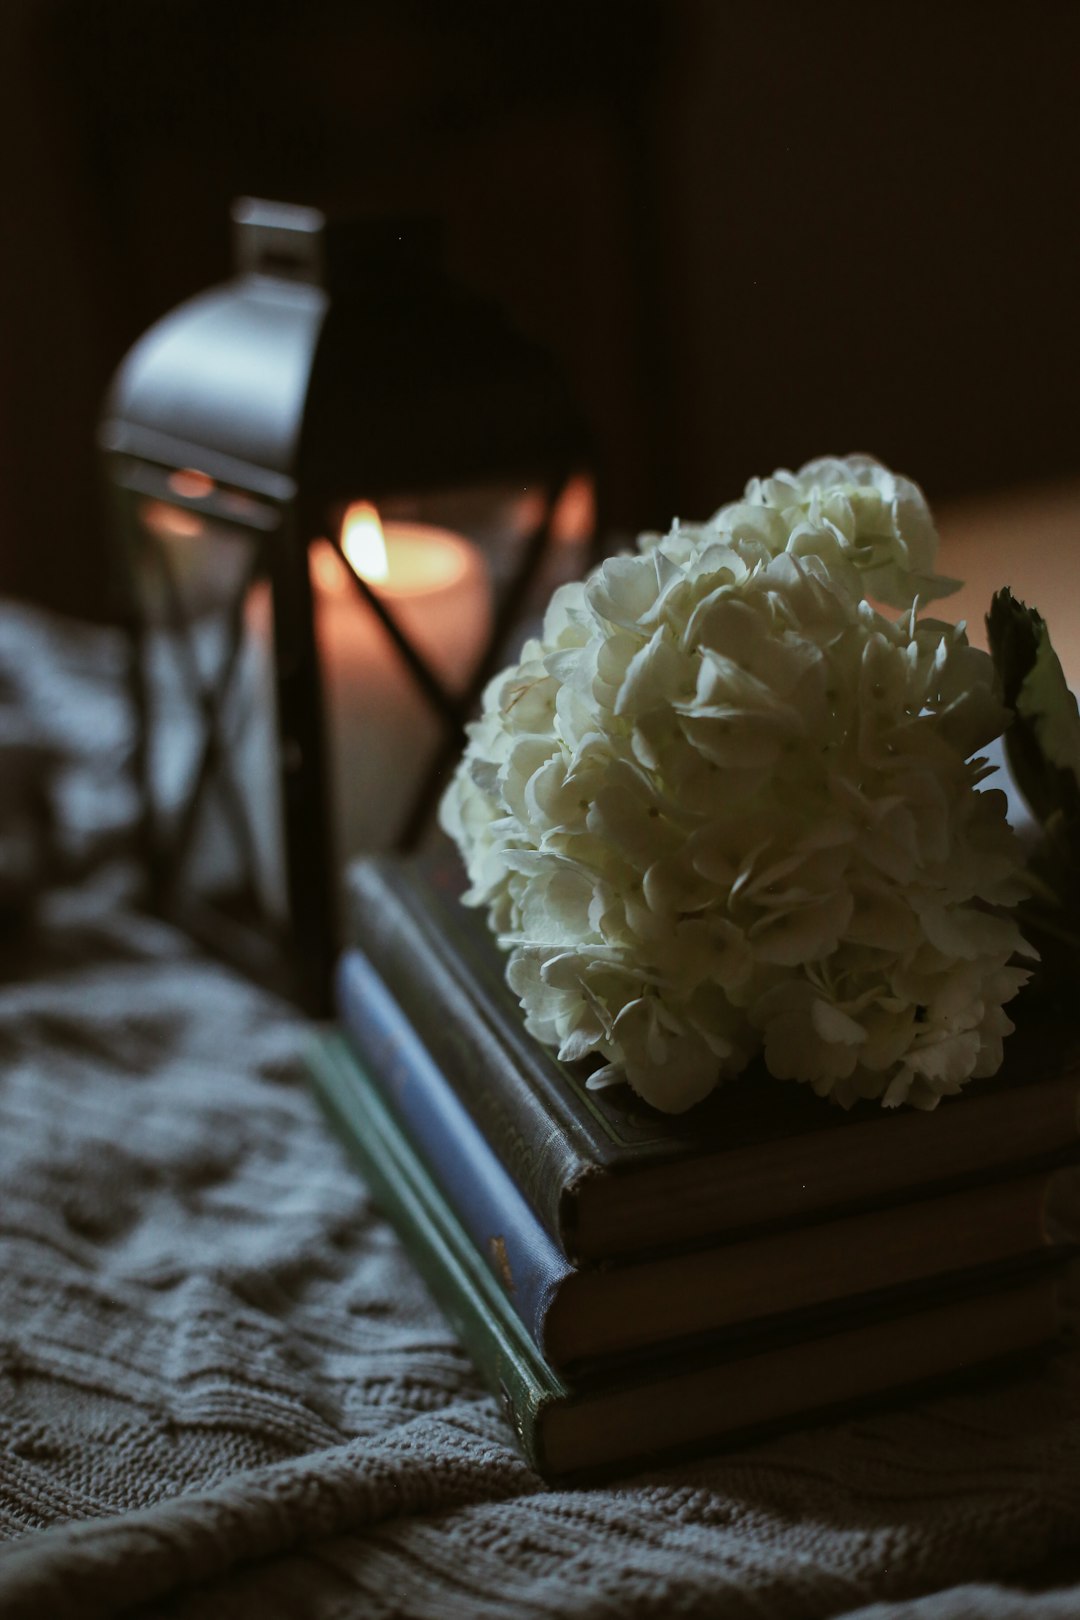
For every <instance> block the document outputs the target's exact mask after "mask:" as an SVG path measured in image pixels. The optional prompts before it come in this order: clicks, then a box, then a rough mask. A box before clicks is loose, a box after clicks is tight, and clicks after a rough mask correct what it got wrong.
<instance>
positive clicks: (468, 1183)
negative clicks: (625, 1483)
mask: <svg viewBox="0 0 1080 1620" xmlns="http://www.w3.org/2000/svg"><path fill="white" fill-rule="evenodd" d="M336 988H337V1006H338V1013H339V1016H340V1018H341V1022H342V1025H343V1027H344V1029H345V1030H346V1032H347V1034H348V1036H349V1039H350V1040H351V1041H352V1042H353V1044H354V1045H355V1047H356V1049H357V1051H358V1052H359V1054H360V1056H361V1057H362V1058H363V1059H365V1060H366V1061H367V1063H368V1064H369V1065H370V1068H371V1072H372V1077H373V1079H374V1081H375V1083H376V1085H377V1086H378V1088H379V1090H380V1091H381V1092H382V1094H383V1096H384V1098H385V1099H386V1101H387V1103H388V1104H389V1105H390V1107H391V1109H392V1110H393V1112H394V1113H395V1114H396V1116H397V1118H398V1120H399V1122H400V1123H401V1124H402V1125H403V1126H404V1127H405V1129H406V1131H407V1132H408V1134H409V1137H410V1139H411V1140H412V1143H413V1146H414V1147H415V1148H416V1149H417V1151H418V1152H419V1153H420V1155H421V1156H422V1157H423V1158H424V1159H425V1160H426V1162H427V1165H428V1169H429V1170H430V1172H431V1174H432V1175H433V1176H434V1177H435V1179H436V1181H437V1182H438V1183H439V1186H440V1187H441V1189H442V1191H443V1193H444V1194H445V1196H446V1197H447V1199H448V1200H449V1202H450V1204H451V1205H452V1207H453V1209H454V1210H455V1212H456V1214H457V1216H458V1219H459V1220H460V1221H461V1223H462V1225H463V1226H464V1228H465V1230H466V1231H467V1232H468V1234H469V1236H470V1238H471V1239H472V1241H473V1243H474V1244H475V1245H476V1248H477V1249H478V1251H479V1252H480V1253H481V1254H482V1255H483V1256H484V1258H485V1259H486V1261H487V1263H488V1265H489V1266H490V1268H491V1270H492V1271H493V1273H494V1274H495V1276H496V1278H497V1279H498V1281H499V1282H500V1283H501V1285H502V1287H503V1289H504V1290H505V1292H506V1295H507V1297H508V1299H509V1300H510V1302H511V1304H512V1305H513V1307H514V1310H515V1311H516V1312H517V1314H518V1316H519V1317H520V1318H521V1321H522V1322H523V1323H524V1325H525V1327H526V1329H527V1330H528V1332H529V1335H530V1337H531V1338H532V1340H533V1342H534V1343H535V1344H536V1345H538V1346H539V1347H540V1349H541V1350H546V1348H547V1347H546V1346H545V1342H544V1340H545V1334H544V1323H545V1318H546V1316H547V1313H548V1309H549V1307H550V1306H551V1303H552V1301H553V1299H554V1297H555V1294H556V1292H557V1290H558V1288H559V1285H560V1284H561V1283H562V1282H563V1281H564V1279H565V1278H567V1277H568V1276H570V1274H571V1273H572V1271H573V1267H572V1266H571V1265H570V1263H569V1261H568V1260H567V1259H566V1257H565V1255H564V1254H563V1253H562V1251H561V1250H560V1249H559V1248H558V1246H557V1245H556V1243H555V1242H554V1240H553V1239H552V1238H551V1237H550V1236H549V1235H548V1233H547V1232H546V1231H545V1229H544V1228H543V1226H541V1224H540V1222H539V1221H538V1220H537V1218H536V1216H535V1215H534V1214H533V1212H532V1209H531V1208H530V1207H529V1205H528V1204H527V1203H526V1201H525V1199H524V1197H523V1196H522V1194H521V1192H520V1191H519V1190H518V1187H517V1185H516V1184H515V1183H514V1181H513V1180H512V1179H511V1177H510V1176H509V1175H508V1173H507V1172H506V1170H505V1169H504V1168H503V1166H502V1164H501V1163H500V1162H499V1160H498V1159H497V1158H496V1156H495V1154H494V1153H493V1152H492V1150H491V1148H490V1147H489V1146H488V1144H487V1141H486V1140H485V1138H484V1136H483V1134H482V1132H481V1131H480V1130H479V1129H478V1127H477V1126H476V1124H475V1123H474V1122H473V1120H472V1118H471V1116H470V1114H469V1113H468V1111H467V1110H466V1109H465V1107H464V1106H463V1105H462V1104H461V1102H459V1100H458V1098H457V1096H456V1094H455V1092H454V1090H453V1088H452V1087H451V1086H450V1085H449V1084H448V1082H447V1081H446V1079H445V1078H444V1076H443V1074H442V1071H441V1069H440V1068H439V1066H438V1064H437V1063H436V1062H435V1061H434V1059H433V1058H432V1057H431V1055H430V1053H429V1052H428V1049H427V1047H426V1046H425V1045H424V1043H423V1041H422V1040H421V1039H420V1037H419V1036H418V1035H417V1034H416V1031H415V1030H414V1029H413V1027H412V1025H411V1024H410V1023H409V1020H408V1019H407V1018H406V1016H405V1014H404V1013H403V1012H402V1010H401V1008H400V1007H399V1005H398V1003H397V1002H396V1001H395V999H394V997H393V996H392V995H391V993H390V991H389V990H388V989H387V987H386V985H385V984H384V983H383V980H382V979H381V977H380V975H379V973H378V972H377V970H376V969H375V967H374V966H373V965H372V963H371V962H370V961H369V959H368V958H367V957H366V956H365V955H364V954H363V952H362V951H358V950H355V949H354V950H349V951H346V952H345V953H344V955H343V956H342V957H341V959H340V961H339V963H338V968H337V986H336Z"/></svg>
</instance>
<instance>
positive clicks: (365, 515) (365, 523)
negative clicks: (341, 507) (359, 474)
mask: <svg viewBox="0 0 1080 1620" xmlns="http://www.w3.org/2000/svg"><path fill="white" fill-rule="evenodd" d="M341 549H342V551H343V552H344V553H345V555H346V557H347V558H348V559H349V563H350V564H351V566H352V567H353V568H354V569H355V570H356V572H357V573H358V574H362V575H363V577H364V578H365V579H370V580H372V581H375V582H376V583H377V582H378V581H379V580H384V579H385V578H386V576H387V574H388V573H389V571H390V570H389V564H388V562H387V559H386V541H385V540H384V539H383V528H382V524H381V523H380V522H379V514H378V512H377V511H376V509H375V507H374V506H372V504H371V502H370V501H354V502H353V503H352V505H351V506H350V507H349V509H348V511H347V512H346V513H345V519H344V522H343V523H342V525H341Z"/></svg>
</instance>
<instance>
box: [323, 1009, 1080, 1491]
mask: <svg viewBox="0 0 1080 1620" xmlns="http://www.w3.org/2000/svg"><path fill="white" fill-rule="evenodd" d="M310 1067H311V1072H312V1077H313V1080H314V1082H315V1085H316V1088H317V1090H318V1093H319V1095H320V1097H321V1099H322V1101H323V1103H324V1105H325V1107H326V1109H327V1111H328V1113H329V1115H330V1118H331V1119H332V1121H333V1122H334V1123H335V1125H336V1126H337V1129H338V1131H339V1133H340V1134H341V1136H342V1138H343V1140H344V1142H345V1144H346V1146H347V1147H348V1149H349V1150H350V1152H351V1153H352V1155H353V1157H354V1158H355V1159H356V1161H357V1163H358V1165H359V1167H360V1169H361V1171H362V1172H363V1174H364V1176H365V1178H366V1180H367V1181H368V1184H369V1186H370V1187H371V1189H372V1191H373V1192H374V1194H375V1196H376V1198H377V1200H378V1202H379V1203H380V1205H381V1207H382V1209H383V1210H384V1211H385V1213H386V1214H387V1215H388V1216H389V1218H390V1219H391V1221H392V1222H393V1224H394V1226H395V1227H396V1229H397V1231H398V1234H399V1236H400V1237H401V1239H402V1241H403V1243H404V1244H405V1246H406V1248H407V1249H408V1251H409V1253H410V1255H411V1257H412V1259H413V1262H414V1263H415V1265H416V1267H417V1269H418V1270H419V1271H420V1273H421V1275H422V1276H423V1277H424V1278H425V1280H426V1281H427V1283H428V1286H429V1287H430V1289H431V1291H432V1293H433V1295H434V1296H435V1298H436V1300H437V1301H438V1302H439V1304H440V1306H441V1307H442V1309H443V1311H444V1312H445V1314H446V1316H447V1317H448V1319H449V1321H450V1322H451V1324H452V1325H453V1326H454V1328H455V1329H456V1331H457V1332H458V1334H459V1335H460V1337H461V1340H462V1343H463V1344H464V1346H465V1348H466V1349H467V1350H468V1351H469V1353H470V1355H471V1356H472V1358H473V1360H474V1362H475V1363H476V1366H477V1369H478V1370H479V1372H480V1373H481V1375H482V1376H483V1377H484V1378H485V1380H486V1381H487V1383H488V1384H489V1385H490V1387H491V1388H492V1389H493V1390H495V1392H496V1393H497V1394H499V1395H500V1396H501V1398H502V1400H503V1404H504V1406H505V1408H506V1411H507V1413H508V1416H509V1418H510V1420H511V1422H512V1424H513V1427H514V1429H515V1431H516V1433H517V1435H518V1437H519V1440H520V1442H521V1445H522V1448H523V1450H524V1452H525V1455H526V1457H527V1458H528V1460H529V1461H530V1462H531V1463H532V1465H533V1466H534V1467H535V1468H536V1469H537V1470H538V1472H540V1473H541V1474H542V1475H543V1476H544V1477H546V1478H561V1477H563V1476H567V1475H577V1474H581V1473H592V1472H595V1471H609V1470H612V1469H615V1468H620V1467H625V1466H627V1465H629V1464H630V1463H638V1462H645V1461H647V1460H649V1459H661V1458H670V1457H672V1456H675V1455H680V1454H684V1453H688V1452H692V1451H698V1450H702V1449H708V1448H711V1447H715V1446H716V1445H717V1444H719V1443H721V1442H724V1441H729V1440H733V1439H735V1438H736V1437H744V1436H747V1435H748V1434H753V1433H760V1432H761V1431H762V1430H765V1429H768V1428H770V1427H773V1426H775V1425H777V1424H779V1423H784V1422H790V1421H792V1420H793V1419H795V1418H797V1417H802V1416H806V1415H811V1414H821V1413H824V1412H828V1411H834V1410H848V1409H850V1408H851V1407H852V1406H858V1405H861V1404H863V1403H865V1402H866V1400H867V1399H868V1398H872V1397H877V1396H880V1395H881V1394H882V1393H883V1392H885V1391H891V1390H894V1389H898V1388H901V1387H905V1388H906V1387H914V1386H918V1385H924V1384H925V1383H926V1382H927V1381H933V1380H938V1379H941V1378H942V1377H943V1376H945V1375H948V1374H951V1373H956V1372H958V1371H960V1370H962V1369H966V1368H969V1367H971V1366H974V1365H981V1364H984V1363H987V1362H990V1361H992V1360H996V1359H998V1358H1001V1357H1006V1356H1011V1355H1015V1354H1017V1353H1018V1352H1021V1351H1024V1350H1029V1349H1032V1348H1034V1347H1035V1346H1037V1345H1039V1344H1042V1343H1044V1342H1045V1341H1047V1340H1048V1339H1050V1338H1052V1337H1053V1335H1054V1334H1055V1332H1056V1331H1057V1327H1058V1318H1059V1294H1060V1292H1061V1288H1062V1280H1063V1278H1064V1277H1065V1275H1066V1272H1065V1271H1064V1270H1063V1269H1062V1268H1060V1267H1058V1268H1055V1269H1053V1270H1047V1269H1044V1270H1041V1271H1040V1272H1039V1273H1038V1274H1028V1275H1022V1276H1017V1277H1014V1278H1013V1279H1012V1280H1011V1281H1006V1280H1002V1281H1000V1282H999V1283H998V1285H997V1286H996V1287H994V1288H993V1289H986V1288H984V1289H982V1290H981V1291H967V1292H963V1293H954V1294H953V1295H952V1296H951V1297H950V1298H949V1300H948V1301H947V1302H946V1303H940V1302H939V1303H936V1304H926V1305H923V1306H921V1307H920V1308H919V1309H917V1310H914V1311H912V1310H909V1311H907V1312H906V1313H904V1314H902V1315H897V1314H896V1313H895V1312H893V1313H891V1314H889V1313H878V1314H875V1315H873V1316H869V1317H865V1318H863V1319H860V1318H858V1317H855V1318H853V1319H851V1320H849V1321H848V1322H847V1323H846V1325H844V1326H843V1327H841V1328H839V1329H837V1328H835V1327H833V1328H831V1329H829V1330H828V1331H818V1332H814V1331H813V1330H812V1329H807V1330H804V1336H803V1337H800V1338H798V1339H797V1340H793V1339H792V1337H791V1335H790V1334H788V1335H787V1337H783V1336H780V1335H777V1334H775V1333H774V1334H773V1335H772V1336H771V1337H770V1336H762V1337H761V1338H760V1339H759V1340H756V1341H754V1340H746V1339H743V1340H739V1341H738V1342H736V1343H733V1344H730V1345H728V1346H726V1347H724V1346H715V1347H713V1348H712V1349H708V1350H701V1349H697V1350H694V1351H692V1352H688V1353H686V1354H684V1355H682V1356H663V1357H657V1358H651V1359H642V1360H637V1361H633V1362H625V1363H622V1364H618V1363H616V1364H612V1365H609V1366H607V1367H605V1368H601V1369H597V1370H595V1371H594V1372H592V1373H591V1374H590V1375H589V1376H588V1377H587V1378H584V1379H583V1380H582V1381H580V1382H577V1383H568V1382H566V1381H564V1380H563V1379H562V1378H560V1377H559V1376H558V1375H557V1374H556V1373H554V1372H553V1371H552V1370H551V1368H550V1367H548V1366H547V1364H546V1363H545V1362H544V1360H543V1359H542V1358H541V1356H540V1355H539V1353H538V1352H537V1350H536V1348H535V1347H534V1345H533V1344H532V1342H531V1340H530V1339H529V1336H528V1334H527V1332H526V1330H525V1328H524V1326H523V1325H522V1323H521V1322H520V1321H519V1319H518V1318H517V1317H516V1316H515V1314H514V1312H513V1310H512V1309H511V1307H510V1305H509V1303H508V1301H507V1300H506V1299H505V1297H504V1296H503V1294H502V1293H501V1291H500V1289H499V1287H498V1285H497V1283H496V1282H495V1280H494V1278H493V1277H492V1276H491V1274H490V1272H489V1271H488V1269H487V1267H486V1265H485V1264H484V1261H483V1260H482V1258H481V1257H480V1255H479V1254H478V1252H477V1251H476V1249H475V1248H474V1247H473V1246H472V1244H471V1243H470V1242H469V1240H468V1238H467V1236H466V1235H465V1233H464V1231H463V1230H462V1228H461V1227H460V1226H459V1224H458V1223H457V1221H456V1220H455V1218H454V1216H453V1214H452V1213H451V1211H450V1209H449V1207H448V1206H447V1204H446V1202H445V1200H444V1199H443V1197H442V1196H441V1194H440V1193H439V1191H438V1189H437V1187H436V1185H435V1184H434V1182H433V1181H432V1180H431V1178H430V1176H429V1175H428V1173H427V1171H426V1169H425V1167H424V1166H423V1164H422V1162H421V1161H420V1159H419V1158H418V1157H417V1155H416V1154H415V1152H414V1151H413V1149H412V1147H411V1146H410V1144H409V1142H408V1140H407V1139H406V1137H405V1136H404V1134H403V1133H402V1131H401V1129H400V1128H399V1126H398V1125H397V1124H396V1122H395V1120H394V1119H393V1116H392V1115H391V1114H390V1112H389V1111H388V1109H387V1108H386V1106H385V1104H384V1103H383V1102H382V1101H381V1099H380V1097H379V1095H378V1092H377V1090H376V1088H375V1087H374V1086H373V1084H372V1083H371V1081H370V1080H369V1079H368V1078H367V1076H366V1074H365V1073H364V1071H363V1069H362V1068H361V1067H360V1065H359V1064H358V1062H357V1061H356V1059H355V1057H354V1055H353V1054H352V1052H351V1050H350V1048H349V1047H348V1046H347V1044H346V1042H345V1041H344V1040H343V1039H342V1037H340V1036H339V1035H337V1034H327V1035H325V1036H324V1037H322V1038H320V1039H319V1040H318V1041H317V1042H316V1043H315V1044H313V1047H312V1050H311V1054H310Z"/></svg>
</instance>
